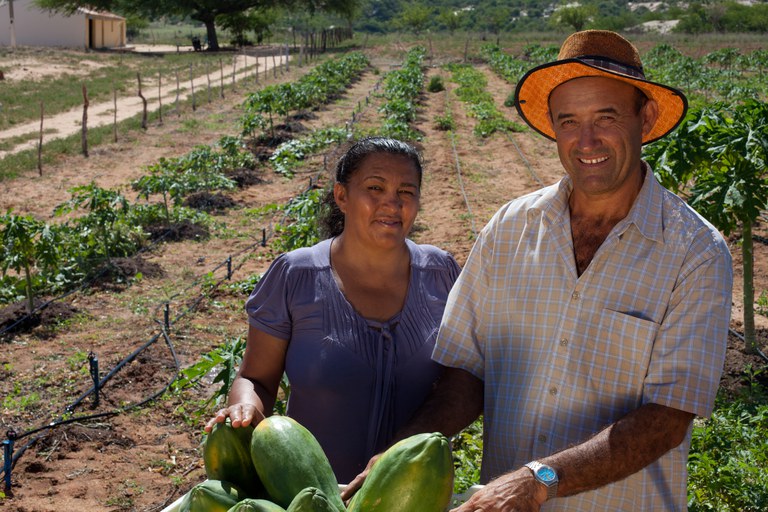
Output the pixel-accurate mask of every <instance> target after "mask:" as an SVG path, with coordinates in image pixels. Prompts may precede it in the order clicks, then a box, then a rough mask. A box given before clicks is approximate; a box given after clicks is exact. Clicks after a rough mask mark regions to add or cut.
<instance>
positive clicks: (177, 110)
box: [174, 69, 181, 116]
mask: <svg viewBox="0 0 768 512" xmlns="http://www.w3.org/2000/svg"><path fill="white" fill-rule="evenodd" d="M174 108H175V109H176V115H177V116H181V111H180V110H179V70H178V69H177V70H176V102H175V104H174Z"/></svg>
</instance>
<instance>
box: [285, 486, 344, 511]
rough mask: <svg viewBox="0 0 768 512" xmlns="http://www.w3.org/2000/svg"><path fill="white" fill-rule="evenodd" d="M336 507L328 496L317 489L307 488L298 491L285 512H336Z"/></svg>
mask: <svg viewBox="0 0 768 512" xmlns="http://www.w3.org/2000/svg"><path fill="white" fill-rule="evenodd" d="M337 511H338V509H337V508H336V506H335V505H334V504H333V503H331V500H329V499H328V496H326V495H325V493H324V492H323V491H321V490H320V489H318V488H317V487H307V488H306V489H302V490H301V491H299V494H297V495H296V496H295V497H294V498H293V501H291V504H290V505H288V509H287V511H286V512H337Z"/></svg>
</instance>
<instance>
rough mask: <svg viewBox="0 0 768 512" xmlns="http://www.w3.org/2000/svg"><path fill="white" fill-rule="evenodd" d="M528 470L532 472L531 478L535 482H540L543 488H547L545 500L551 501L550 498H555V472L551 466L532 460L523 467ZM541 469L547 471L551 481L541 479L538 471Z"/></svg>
mask: <svg viewBox="0 0 768 512" xmlns="http://www.w3.org/2000/svg"><path fill="white" fill-rule="evenodd" d="M525 467H527V468H528V469H530V470H531V472H533V477H534V478H535V479H536V481H537V482H540V483H542V484H544V486H545V487H546V488H547V500H551V499H552V498H554V497H556V496H557V482H558V478H557V472H556V471H555V470H554V468H552V467H551V466H547V465H546V464H542V463H541V462H539V461H537V460H533V461H531V462H529V463H528V464H526V465H525ZM541 469H548V470H549V471H550V472H551V474H552V475H553V477H554V478H552V479H551V480H545V479H543V478H542V477H541V475H540V474H539V470H541Z"/></svg>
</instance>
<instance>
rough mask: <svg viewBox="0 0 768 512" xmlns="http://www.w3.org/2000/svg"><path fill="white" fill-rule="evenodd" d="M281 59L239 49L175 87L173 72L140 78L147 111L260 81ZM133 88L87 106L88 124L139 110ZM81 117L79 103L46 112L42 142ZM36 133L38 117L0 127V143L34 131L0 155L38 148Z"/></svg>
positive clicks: (73, 130)
mask: <svg viewBox="0 0 768 512" xmlns="http://www.w3.org/2000/svg"><path fill="white" fill-rule="evenodd" d="M284 62H285V58H284V56H279V57H275V58H273V57H272V56H249V55H247V54H242V53H238V54H235V55H233V56H232V58H231V59H228V62H227V64H226V65H224V64H223V63H222V65H221V66H220V67H219V68H218V69H211V70H210V72H209V73H208V74H205V75H200V76H196V77H194V78H193V79H192V80H190V79H189V76H186V77H183V76H179V77H178V78H179V83H178V89H177V83H176V75H174V76H166V77H164V79H163V83H161V84H160V87H159V88H158V83H157V78H156V77H152V78H148V79H142V94H143V95H144V97H145V98H146V100H147V110H148V112H154V111H156V110H157V109H158V108H159V106H160V105H161V104H162V106H163V112H168V111H170V110H171V109H172V108H173V106H174V104H175V103H176V101H177V99H178V100H179V101H182V100H186V99H188V98H191V97H192V94H193V92H194V94H195V98H196V102H197V103H203V102H205V101H207V97H208V95H209V94H213V95H215V96H218V95H219V94H220V91H221V89H222V86H224V87H226V86H230V85H231V84H233V82H234V83H237V82H242V81H246V80H250V81H251V82H252V83H254V84H255V83H256V81H257V80H262V81H263V80H265V78H266V77H264V75H265V74H268V72H269V71H270V70H273V68H274V67H275V66H278V67H279V68H281V67H282V66H283V65H284ZM233 77H234V79H233ZM158 89H159V90H158ZM136 90H137V94H136V95H132V96H123V97H119V98H117V100H116V101H114V100H113V101H106V102H100V103H94V104H90V105H89V106H88V120H87V123H88V127H89V128H95V127H98V126H106V125H111V124H113V123H114V122H120V121H123V120H125V119H128V118H131V117H133V116H135V115H138V114H141V113H142V111H143V106H144V103H143V100H142V99H141V98H140V97H139V96H138V83H137V84H136ZM166 115H168V114H166ZM82 121H83V108H82V106H81V107H77V108H74V109H71V110H69V111H67V112H62V113H59V114H55V115H52V116H45V117H44V119H43V133H44V135H43V143H45V142H47V141H50V140H51V139H59V138H65V137H68V136H70V135H74V134H77V133H80V131H81V130H82ZM39 133H40V121H39V120H36V121H31V122H28V123H23V124H20V125H18V126H15V127H13V128H9V129H7V130H3V131H0V143H2V142H4V141H6V140H9V139H13V138H15V137H22V136H29V135H30V134H35V137H33V138H31V139H30V140H27V141H25V142H22V143H20V144H17V145H16V146H14V147H13V148H11V149H8V150H6V151H0V158H5V157H6V156H8V155H11V154H15V153H18V152H20V151H24V150H27V149H35V148H37V145H38V135H39Z"/></svg>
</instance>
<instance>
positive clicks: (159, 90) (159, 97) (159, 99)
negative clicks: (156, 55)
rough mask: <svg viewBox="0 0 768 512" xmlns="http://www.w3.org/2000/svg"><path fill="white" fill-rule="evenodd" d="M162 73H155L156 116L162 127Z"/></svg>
mask: <svg viewBox="0 0 768 512" xmlns="http://www.w3.org/2000/svg"><path fill="white" fill-rule="evenodd" d="M162 84H163V72H162V71H158V72H157V104H158V109H157V114H158V116H159V122H160V124H161V125H162V124H163V88H162Z"/></svg>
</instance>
